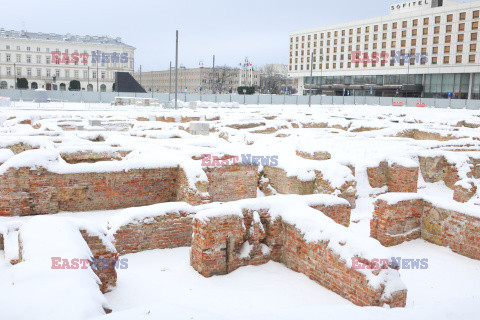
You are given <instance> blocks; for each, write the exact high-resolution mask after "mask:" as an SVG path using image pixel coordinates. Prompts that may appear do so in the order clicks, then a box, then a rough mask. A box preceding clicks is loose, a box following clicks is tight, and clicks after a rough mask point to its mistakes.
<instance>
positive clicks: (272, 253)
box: [191, 197, 406, 307]
mask: <svg viewBox="0 0 480 320" xmlns="http://www.w3.org/2000/svg"><path fill="white" fill-rule="evenodd" d="M276 199H279V201H282V199H281V198H278V197H277V198H276ZM276 199H275V200H276ZM287 199H291V200H290V203H292V202H295V201H293V200H294V198H287ZM297 200H298V199H297ZM263 201H265V200H263ZM342 201H344V200H342ZM244 204H245V203H244V202H242V203H239V205H238V206H237V207H235V206H226V207H225V206H220V207H217V208H216V210H214V211H211V212H207V211H205V212H202V211H200V212H199V213H198V215H197V217H196V218H195V219H194V227H193V230H194V232H193V240H192V251H191V265H192V266H193V268H195V270H197V271H198V272H199V273H200V274H202V275H203V276H205V277H210V276H213V275H224V274H228V273H230V272H232V271H234V270H236V269H237V268H239V267H241V266H246V265H258V264H262V263H266V262H268V261H270V260H273V261H276V262H281V263H284V264H285V265H286V266H287V267H289V268H290V269H292V270H295V271H297V272H301V273H304V274H305V275H307V276H308V277H309V278H311V279H312V280H314V281H316V282H318V283H319V284H321V285H323V286H324V287H326V288H327V289H329V290H332V291H334V292H336V293H337V294H339V295H341V296H342V297H344V298H346V299H348V300H350V301H352V302H353V303H355V304H357V305H361V306H381V305H384V304H387V305H389V306H390V307H404V306H405V303H406V289H405V288H404V286H403V285H401V281H400V282H399V283H400V284H399V283H398V282H397V280H398V281H399V278H396V277H398V271H396V270H393V269H389V268H387V269H382V270H377V271H374V270H357V269H352V268H351V267H352V265H351V264H349V262H351V261H349V259H350V260H351V259H352V258H353V257H359V258H361V259H362V260H364V261H365V262H366V263H367V264H368V263H369V262H368V261H369V260H368V259H367V256H362V255H361V254H359V253H355V254H354V253H347V252H349V250H350V248H349V244H347V242H348V243H353V242H355V243H356V244H357V243H362V239H360V238H358V239H357V238H355V239H353V238H349V239H348V240H345V241H346V242H344V243H339V246H338V247H337V246H336V244H333V245H332V243H336V241H337V240H335V236H333V238H330V240H331V241H330V240H326V239H325V240H313V238H312V235H311V234H309V235H307V234H306V232H305V231H302V229H301V227H299V226H296V225H294V224H292V223H290V222H289V219H290V218H291V217H290V216H289V215H288V214H287V216H288V218H287V219H284V218H282V217H281V216H278V215H277V214H272V212H273V211H275V212H277V210H279V209H272V208H270V209H265V208H266V207H271V205H269V204H262V203H261V202H257V203H253V202H249V203H248V204H247V205H244ZM303 205H305V203H303ZM330 205H331V203H324V204H323V206H324V208H328V207H329V206H330ZM280 206H281V205H280ZM321 206H322V205H321V204H319V203H317V206H316V207H321ZM247 207H249V208H250V209H246V208H247ZM301 207H302V203H301V202H296V205H295V206H292V207H291V208H289V209H288V210H294V211H295V212H297V214H300V216H302V217H303V213H300V212H298V210H301ZM242 208H243V209H242ZM294 208H296V209H297V210H295V209H294ZM343 208H345V209H347V208H348V210H349V209H350V207H349V206H348V205H343ZM339 209H340V207H339V206H338V205H337V210H339ZM272 210H273V211H272ZM280 210H282V209H280ZM307 211H308V210H307ZM306 214H307V213H306ZM317 215H318V217H320V215H322V213H320V212H318V214H317V213H313V212H311V211H308V216H309V217H310V218H315V217H316V216H317ZM299 219H301V217H299ZM308 220H309V219H308V218H307V220H306V221H307V222H306V224H305V227H306V228H308V227H307V226H312V224H311V223H309V222H308ZM321 220H322V224H323V225H328V224H333V225H332V227H333V226H334V225H336V224H335V223H334V222H333V221H331V220H330V221H331V222H328V220H323V219H321ZM312 228H313V229H315V230H317V231H315V234H317V232H318V229H316V228H315V227H314V226H312ZM334 228H337V227H334ZM342 228H343V227H342ZM313 229H312V230H313ZM327 230H328V227H327ZM335 230H336V231H339V230H337V229H335ZM331 232H333V230H331ZM331 232H328V234H331V235H334V234H335V235H337V236H339V237H342V236H341V235H339V234H337V233H336V232H334V233H331ZM340 233H342V232H340ZM349 237H355V236H352V235H350V236H349ZM314 238H315V236H314ZM320 238H321V237H320ZM330 242H332V243H330ZM370 245H372V244H370ZM343 246H345V247H343ZM361 246H362V247H364V245H361ZM366 247H368V248H370V249H372V248H374V247H375V245H373V246H366ZM337 250H339V251H337ZM372 250H373V252H374V251H375V250H374V249H372ZM338 252H342V253H341V254H340V253H338ZM362 252H365V251H364V250H363V251H362ZM349 254H351V256H349V258H348V259H346V258H345V255H349ZM372 254H373V255H375V256H376V257H377V258H381V256H380V253H372ZM383 254H384V253H383ZM385 257H386V258H387V259H389V257H387V256H385ZM372 271H373V272H380V273H381V274H382V276H381V277H385V278H383V279H384V280H383V281H385V282H383V285H380V286H376V285H374V284H373V283H375V282H376V281H372V278H371V277H370V276H372V274H373V273H372V274H371V272H372ZM389 273H390V275H388V274H389ZM391 276H393V278H390V277H391ZM375 277H376V276H375ZM375 280H377V281H378V279H375ZM390 281H391V282H390ZM385 288H388V289H385Z"/></svg>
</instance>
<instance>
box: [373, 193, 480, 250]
mask: <svg viewBox="0 0 480 320" xmlns="http://www.w3.org/2000/svg"><path fill="white" fill-rule="evenodd" d="M469 211H470V212H476V215H474V214H468V213H469ZM370 236H371V237H372V238H375V239H377V240H378V241H380V243H381V244H383V245H384V246H393V245H398V244H401V243H403V242H404V241H409V240H412V239H418V238H420V237H421V238H423V239H425V240H427V241H429V242H432V243H435V244H437V245H440V246H445V247H450V248H451V249H452V250H453V251H454V252H456V253H458V254H461V255H464V256H467V257H470V258H473V259H480V216H479V215H478V209H477V208H476V206H469V205H463V204H460V203H457V202H453V201H449V202H444V201H441V200H438V199H434V198H431V197H422V196H420V195H417V194H409V193H397V194H394V193H389V194H385V195H383V196H380V197H379V198H378V199H377V201H376V202H375V211H374V213H373V218H372V220H371V222H370Z"/></svg>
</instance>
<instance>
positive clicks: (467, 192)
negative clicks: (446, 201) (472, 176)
mask: <svg viewBox="0 0 480 320" xmlns="http://www.w3.org/2000/svg"><path fill="white" fill-rule="evenodd" d="M469 186H470V188H469V189H467V188H465V187H463V185H460V184H456V185H455V189H454V193H453V200H455V201H458V202H462V203H464V202H468V201H469V200H470V199H471V198H472V197H473V196H474V195H475V194H476V193H477V186H476V185H475V184H473V183H469Z"/></svg>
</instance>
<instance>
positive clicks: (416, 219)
mask: <svg viewBox="0 0 480 320" xmlns="http://www.w3.org/2000/svg"><path fill="white" fill-rule="evenodd" d="M422 212H423V200H422V199H413V200H406V201H400V202H398V203H395V204H388V202H387V201H384V200H377V201H376V202H375V210H374V212H373V217H372V220H370V236H371V237H372V238H375V239H377V240H378V241H380V243H381V244H382V245H384V246H394V245H397V244H400V243H403V242H405V241H409V240H413V239H418V238H420V236H421V229H420V223H421V217H422Z"/></svg>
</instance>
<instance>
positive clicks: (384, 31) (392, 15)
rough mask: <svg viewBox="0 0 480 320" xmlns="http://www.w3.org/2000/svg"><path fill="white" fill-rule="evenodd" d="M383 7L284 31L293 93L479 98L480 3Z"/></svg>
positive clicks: (429, 1) (437, 1)
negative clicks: (381, 11)
mask: <svg viewBox="0 0 480 320" xmlns="http://www.w3.org/2000/svg"><path fill="white" fill-rule="evenodd" d="M388 10H389V14H388V15H385V16H381V17H377V18H371V19H366V20H360V21H355V22H349V23H341V24H336V25H330V26H324V27H318V28H311V29H307V30H300V31H294V32H291V33H290V39H289V42H290V43H289V46H290V48H289V70H288V71H289V75H290V76H292V77H296V78H298V80H299V85H298V89H299V92H300V93H302V92H303V93H304V94H306V93H309V92H310V90H311V91H312V94H326V95H340V96H341V95H353V94H355V95H366V96H368V95H374V96H410V97H412V96H414V97H427V98H432V97H433V98H449V97H451V98H462V99H467V98H470V99H480V44H479V42H478V40H479V23H480V20H479V18H480V15H479V13H480V1H471V2H455V1H447V0H416V1H407V2H404V3H400V4H394V5H389V6H388ZM310 66H312V67H310ZM310 68H311V69H310ZM311 71H312V73H313V77H312V78H310V72H311Z"/></svg>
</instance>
